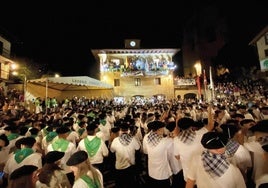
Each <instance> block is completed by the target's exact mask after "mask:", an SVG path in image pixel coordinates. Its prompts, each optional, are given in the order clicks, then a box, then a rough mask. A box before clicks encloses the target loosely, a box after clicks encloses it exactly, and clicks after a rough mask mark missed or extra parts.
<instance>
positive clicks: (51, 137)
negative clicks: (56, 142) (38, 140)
mask: <svg viewBox="0 0 268 188" xmlns="http://www.w3.org/2000/svg"><path fill="white" fill-rule="evenodd" d="M56 136H58V134H57V133H56V132H49V133H48V134H47V135H46V141H47V142H51V141H52V140H53V139H54V138H55V137H56Z"/></svg>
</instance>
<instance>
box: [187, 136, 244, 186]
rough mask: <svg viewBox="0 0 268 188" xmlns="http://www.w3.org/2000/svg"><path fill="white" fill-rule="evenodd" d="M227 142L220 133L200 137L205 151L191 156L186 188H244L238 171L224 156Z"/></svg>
mask: <svg viewBox="0 0 268 188" xmlns="http://www.w3.org/2000/svg"><path fill="white" fill-rule="evenodd" d="M227 141H228V138H227V137H226V136H225V135H224V134H223V133H221V132H214V131H210V132H207V133H205V134H204V135H203V136H202V139H201V143H202V145H203V147H204V148H205V150H204V151H203V152H202V153H201V154H200V153H199V154H195V155H194V156H193V158H192V160H191V163H190V164H191V165H190V166H189V170H188V171H187V174H186V176H187V181H186V186H185V187H186V188H194V187H195V186H196V187H198V188H214V187H221V188H246V184H245V181H244V178H243V176H242V174H241V172H240V170H239V169H238V168H237V167H236V166H235V165H233V164H231V163H230V162H229V161H228V159H227V157H226V155H225V149H226V148H225V145H226V143H227Z"/></svg>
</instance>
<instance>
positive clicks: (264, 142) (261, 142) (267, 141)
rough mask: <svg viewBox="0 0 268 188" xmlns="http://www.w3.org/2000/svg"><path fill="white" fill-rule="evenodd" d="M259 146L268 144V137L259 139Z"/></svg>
mask: <svg viewBox="0 0 268 188" xmlns="http://www.w3.org/2000/svg"><path fill="white" fill-rule="evenodd" d="M257 141H258V142H259V143H260V144H261V145H265V144H268V136H262V137H259V138H258V140H257Z"/></svg>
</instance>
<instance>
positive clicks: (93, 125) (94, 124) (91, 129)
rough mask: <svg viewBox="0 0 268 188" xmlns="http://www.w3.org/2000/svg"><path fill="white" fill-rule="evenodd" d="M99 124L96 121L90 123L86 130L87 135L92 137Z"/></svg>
mask: <svg viewBox="0 0 268 188" xmlns="http://www.w3.org/2000/svg"><path fill="white" fill-rule="evenodd" d="M98 127H99V123H98V122H97V121H92V122H90V123H89V124H88V125H87V127H86V129H87V134H88V135H94V134H95V133H96V132H97V131H98Z"/></svg>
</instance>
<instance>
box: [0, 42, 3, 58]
mask: <svg viewBox="0 0 268 188" xmlns="http://www.w3.org/2000/svg"><path fill="white" fill-rule="evenodd" d="M1 54H3V42H1V41H0V55H1Z"/></svg>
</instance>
